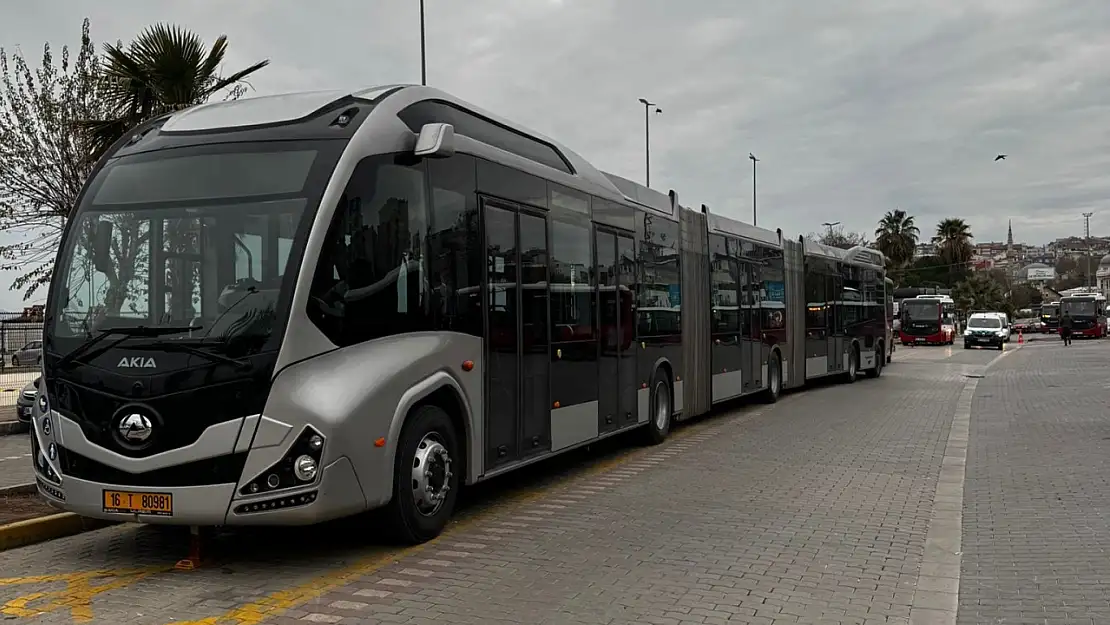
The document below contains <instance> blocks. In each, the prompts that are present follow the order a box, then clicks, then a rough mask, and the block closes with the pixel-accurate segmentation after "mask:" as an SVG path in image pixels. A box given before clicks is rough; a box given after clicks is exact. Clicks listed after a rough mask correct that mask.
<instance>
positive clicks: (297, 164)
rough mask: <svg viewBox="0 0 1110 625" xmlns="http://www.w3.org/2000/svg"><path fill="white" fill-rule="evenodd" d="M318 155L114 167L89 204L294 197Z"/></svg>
mask: <svg viewBox="0 0 1110 625" xmlns="http://www.w3.org/2000/svg"><path fill="white" fill-rule="evenodd" d="M316 155H317V152H316V150H296V151H257V152H220V153H214V154H193V155H191V156H182V157H178V158H168V157H167V155H166V153H161V154H160V155H159V156H160V157H159V158H158V159H157V160H137V161H135V162H127V163H120V164H117V165H113V166H112V167H110V168H109V169H108V170H107V174H106V175H105V176H104V177H103V179H102V180H101V181H100V183H99V188H98V189H97V191H96V195H95V196H94V198H93V204H139V203H153V202H176V201H186V200H190V201H197V200H209V199H217V198H218V199H222V200H228V199H233V198H240V197H247V196H260V195H276V194H283V193H297V192H299V191H301V189H302V188H303V187H304V184H305V181H306V180H308V174H309V171H311V169H312V163H313V162H314V161H315V160H316Z"/></svg>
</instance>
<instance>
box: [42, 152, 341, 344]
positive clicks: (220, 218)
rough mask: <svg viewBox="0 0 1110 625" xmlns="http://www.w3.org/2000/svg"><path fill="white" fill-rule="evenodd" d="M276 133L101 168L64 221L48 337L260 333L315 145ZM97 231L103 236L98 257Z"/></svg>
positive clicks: (261, 337) (304, 197)
mask: <svg viewBox="0 0 1110 625" xmlns="http://www.w3.org/2000/svg"><path fill="white" fill-rule="evenodd" d="M278 145H280V146H281V147H277V148H275V147H273V146H272V145H264V144H225V145H221V146H204V147H201V148H181V149H176V150H164V151H159V152H153V153H145V154H139V155H135V156H127V157H123V158H119V159H117V160H116V161H115V162H114V163H112V164H110V165H108V166H107V167H105V168H104V169H102V170H101V171H100V172H99V173H98V174H97V177H96V179H95V180H94V181H93V184H92V185H91V186H90V187H89V189H88V191H87V193H86V195H85V198H84V199H83V201H82V204H81V206H80V209H79V211H78V213H77V215H76V216H75V218H74V223H72V224H71V225H70V228H69V230H68V231H67V232H68V233H67V239H68V240H67V241H66V242H65V243H64V246H65V247H64V249H65V252H64V254H63V256H62V260H61V263H60V265H59V267H58V270H57V274H56V275H57V276H59V278H58V280H59V282H60V285H59V286H60V288H59V289H58V293H57V294H56V295H57V296H56V297H52V298H51V299H50V301H51V306H52V309H53V310H52V314H51V321H50V324H51V328H50V329H51V330H52V331H53V335H54V336H55V337H56V338H60V339H62V340H61V341H58V342H56V344H55V346H54V348H55V349H56V350H58V351H59V352H61V353H65V352H68V351H70V350H72V349H73V348H75V347H76V346H77V345H78V344H79V343H80V342H83V341H84V340H87V339H89V338H91V337H92V336H94V335H95V334H96V333H97V332H98V330H102V329H104V328H123V327H133V326H144V327H146V328H158V327H170V326H172V327H180V328H183V332H182V333H181V334H180V335H179V336H178V338H184V336H185V335H186V334H187V335H188V336H189V337H190V338H192V339H206V338H208V339H213V341H214V342H219V340H222V341H225V342H226V341H227V340H228V339H230V338H231V337H232V336H235V337H236V338H245V337H249V338H251V339H253V340H251V341H249V342H250V343H251V344H256V345H261V344H262V343H265V342H266V340H267V339H268V338H269V337H270V336H271V335H272V334H273V331H274V320H275V311H276V309H277V306H278V301H279V294H281V293H282V292H283V291H282V283H283V278H284V277H285V276H286V274H287V273H289V267H287V265H289V264H290V263H289V259H290V255H291V252H292V251H293V241H294V238H295V234H296V232H297V229H298V227H299V226H300V224H301V222H302V216H303V215H304V213H305V211H306V209H307V208H308V206H309V203H310V201H312V202H314V201H315V200H313V199H312V196H313V195H314V194H313V193H312V191H313V190H312V189H310V188H309V187H310V184H309V179H310V172H312V171H313V166H314V164H315V163H316V161H317V160H318V156H319V155H320V151H319V150H318V149H317V148H316V147H314V146H312V145H306V144H294V143H291V142H290V143H286V142H282V143H280V144H278ZM317 191H318V190H317ZM105 230H106V232H107V233H108V236H106V237H105V236H104V233H105ZM98 231H99V232H100V233H101V236H100V238H101V239H102V240H103V239H105V238H106V239H107V241H108V242H109V245H108V246H107V252H108V253H107V254H106V255H104V254H101V256H102V257H100V258H98V257H97V254H96V253H95V248H96V244H95V243H94V241H96V239H97V237H98V234H97V233H98ZM290 288H292V281H291V280H290V281H289V285H288V286H287V287H286V289H290ZM190 328H195V329H196V330H195V331H193V330H190ZM67 337H70V338H76V339H80V340H68V341H67V340H65V339H66V338H67Z"/></svg>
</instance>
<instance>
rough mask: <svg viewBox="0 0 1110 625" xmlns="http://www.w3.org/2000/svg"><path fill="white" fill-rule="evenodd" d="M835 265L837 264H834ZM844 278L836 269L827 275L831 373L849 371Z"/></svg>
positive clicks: (826, 289) (826, 295)
mask: <svg viewBox="0 0 1110 625" xmlns="http://www.w3.org/2000/svg"><path fill="white" fill-rule="evenodd" d="M834 267H835V266H834ZM843 290H844V278H841V277H840V274H839V273H836V272H835V270H834V271H831V272H830V273H829V275H827V276H825V301H827V302H828V303H829V308H828V311H829V317H828V319H829V334H828V337H829V339H828V340H829V347H828V349H829V373H833V372H836V371H847V370H848V363H847V361H845V360H844V350H845V348H846V345H847V338H846V335H845V332H844V294H843V293H842V291H843Z"/></svg>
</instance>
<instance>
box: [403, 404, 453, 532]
mask: <svg viewBox="0 0 1110 625" xmlns="http://www.w3.org/2000/svg"><path fill="white" fill-rule="evenodd" d="M460 449H461V447H460V445H459V439H458V434H457V433H456V432H455V427H454V426H453V425H452V424H451V418H450V417H449V416H448V415H447V413H446V412H444V411H443V409H442V408H440V407H439V406H434V405H424V406H420V407H419V408H417V409H416V411H415V412H414V413H412V414H411V415H409V418H408V421H407V422H406V423H405V426H404V428H403V429H402V430H401V439H400V441H399V442H398V445H397V458H396V461H395V464H394V467H393V498H392V500H391V501H390V502H389V505H388V506H387V507H386V509H385V511H384V512H385V518H386V521H387V523H388V525H389V529H390V530H391V533H392V535H393V538H395V539H396V540H397V541H398V542H402V543H407V544H419V543H423V542H427V541H429V540H431V539H433V538H435V537H436V536H438V535H439V533H440V532H442V531H443V528H444V526H446V525H447V521H448V519H450V518H451V513H452V512H453V511H454V509H455V501H456V500H457V499H458V495H459V477H460V476H459V474H460V473H461V467H462V462H461V460H462V457H461V456H460V455H459V454H460V453H461V452H460Z"/></svg>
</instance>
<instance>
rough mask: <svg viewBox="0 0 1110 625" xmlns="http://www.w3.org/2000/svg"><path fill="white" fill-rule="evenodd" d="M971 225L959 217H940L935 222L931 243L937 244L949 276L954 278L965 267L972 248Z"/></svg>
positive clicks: (972, 250) (969, 258) (969, 260)
mask: <svg viewBox="0 0 1110 625" xmlns="http://www.w3.org/2000/svg"><path fill="white" fill-rule="evenodd" d="M972 238H973V237H972V234H971V227H970V226H968V225H967V223H966V222H965V221H964V220H963V219H960V218H959V217H949V218H947V219H942V220H941V221H940V223H938V224H937V232H936V234H935V235H934V236H933V243H934V244H936V246H937V251H938V252H939V253H940V258H941V260H943V261H944V262H945V264H947V265H948V275H949V278H950V279H951V278H955V277H956V275H957V274H958V273H959V274H962V273H963V272H964V271H965V270H966V269H967V263H969V262H971V257H972V255H973V253H974V249H973V248H972V247H971V239H972Z"/></svg>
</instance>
